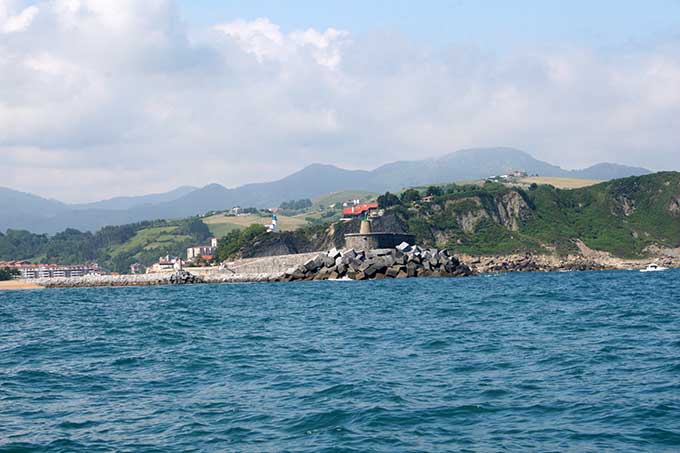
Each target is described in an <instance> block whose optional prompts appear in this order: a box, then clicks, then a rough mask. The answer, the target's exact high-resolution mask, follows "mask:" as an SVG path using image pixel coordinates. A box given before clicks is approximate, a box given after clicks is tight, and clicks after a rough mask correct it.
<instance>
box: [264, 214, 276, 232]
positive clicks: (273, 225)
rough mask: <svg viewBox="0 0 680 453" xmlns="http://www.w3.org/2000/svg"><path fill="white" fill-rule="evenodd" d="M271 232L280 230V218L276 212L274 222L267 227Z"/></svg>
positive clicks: (273, 216) (273, 217)
mask: <svg viewBox="0 0 680 453" xmlns="http://www.w3.org/2000/svg"><path fill="white" fill-rule="evenodd" d="M267 229H268V230H269V232H270V233H278V232H279V218H278V216H277V215H276V213H273V214H272V223H271V224H270V225H269V226H268V228H267Z"/></svg>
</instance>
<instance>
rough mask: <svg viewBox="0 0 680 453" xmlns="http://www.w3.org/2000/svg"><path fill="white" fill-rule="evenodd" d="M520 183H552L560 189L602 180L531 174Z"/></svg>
mask: <svg viewBox="0 0 680 453" xmlns="http://www.w3.org/2000/svg"><path fill="white" fill-rule="evenodd" d="M519 182H520V183H522V184H525V185H527V186H529V185H531V184H538V185H546V184H547V185H551V186H553V187H556V188H558V189H580V188H583V187H590V186H594V185H595V184H599V183H600V182H602V181H598V180H596V179H578V178H553V177H550V176H529V177H527V178H521V179H520V180H519Z"/></svg>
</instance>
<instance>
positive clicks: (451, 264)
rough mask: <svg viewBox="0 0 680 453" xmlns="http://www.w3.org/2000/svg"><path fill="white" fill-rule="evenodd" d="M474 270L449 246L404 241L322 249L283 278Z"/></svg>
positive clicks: (439, 274)
mask: <svg viewBox="0 0 680 453" xmlns="http://www.w3.org/2000/svg"><path fill="white" fill-rule="evenodd" d="M469 275H473V272H472V270H471V269H470V268H469V267H468V266H466V265H464V264H462V263H461V262H460V261H459V260H458V258H456V257H455V256H451V255H450V254H449V252H448V251H447V250H438V249H434V248H421V247H419V246H411V245H409V244H407V243H402V244H401V245H399V246H397V247H396V248H394V249H376V250H355V249H349V250H345V251H340V250H337V249H333V250H331V251H329V252H327V253H321V254H319V255H318V256H316V257H315V258H313V259H310V260H308V261H306V262H305V263H304V264H301V265H299V266H297V267H295V268H292V269H289V270H288V271H286V272H285V273H284V275H283V276H282V277H281V278H280V281H285V282H290V281H300V280H335V279H342V278H349V279H352V280H373V279H383V278H413V277H465V276H469Z"/></svg>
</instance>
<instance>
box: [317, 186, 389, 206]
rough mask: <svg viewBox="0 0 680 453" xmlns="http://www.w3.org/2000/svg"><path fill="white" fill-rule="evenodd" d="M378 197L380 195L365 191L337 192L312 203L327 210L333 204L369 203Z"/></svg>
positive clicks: (318, 198)
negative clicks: (352, 201)
mask: <svg viewBox="0 0 680 453" xmlns="http://www.w3.org/2000/svg"><path fill="white" fill-rule="evenodd" d="M377 196H378V194H375V193H373V192H367V191H365V190H345V191H342V192H335V193H331V194H328V195H323V196H321V197H317V198H314V199H313V200H312V203H314V205H315V206H323V207H324V208H327V207H328V206H330V205H332V204H336V203H342V202H343V201H348V200H355V199H360V200H362V201H368V200H373V199H375V198H376V197H377Z"/></svg>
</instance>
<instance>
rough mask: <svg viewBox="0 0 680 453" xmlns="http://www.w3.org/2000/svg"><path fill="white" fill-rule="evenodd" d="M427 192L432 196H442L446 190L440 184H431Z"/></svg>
mask: <svg viewBox="0 0 680 453" xmlns="http://www.w3.org/2000/svg"><path fill="white" fill-rule="evenodd" d="M426 193H427V195H428V196H430V197H440V196H442V195H443V194H444V191H443V190H442V188H441V187H439V186H430V187H428V188H427V191H426Z"/></svg>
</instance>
